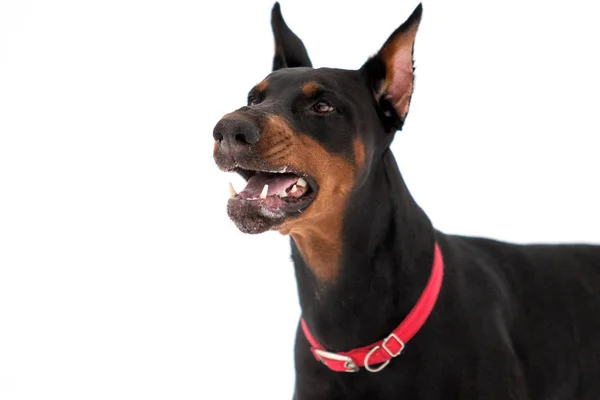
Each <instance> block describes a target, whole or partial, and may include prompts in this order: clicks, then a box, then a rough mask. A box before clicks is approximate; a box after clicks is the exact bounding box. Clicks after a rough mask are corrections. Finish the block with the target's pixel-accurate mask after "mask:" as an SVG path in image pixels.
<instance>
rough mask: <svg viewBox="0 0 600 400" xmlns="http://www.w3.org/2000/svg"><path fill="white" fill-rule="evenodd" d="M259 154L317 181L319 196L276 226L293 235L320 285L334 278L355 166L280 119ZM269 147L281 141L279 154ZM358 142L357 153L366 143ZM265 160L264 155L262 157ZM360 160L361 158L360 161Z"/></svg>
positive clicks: (269, 124) (268, 125)
mask: <svg viewBox="0 0 600 400" xmlns="http://www.w3.org/2000/svg"><path fill="white" fill-rule="evenodd" d="M261 142H262V143H261V147H262V146H264V147H262V148H261V152H260V153H261V154H263V155H264V154H269V156H268V157H265V161H266V162H268V163H269V164H270V165H273V166H284V165H289V166H291V167H292V168H296V169H298V170H301V171H302V172H305V173H306V174H308V175H309V176H311V177H312V178H314V179H315V180H316V182H317V184H318V185H319V191H318V193H317V197H316V198H315V199H314V200H313V202H312V204H311V205H310V206H309V207H308V208H307V209H306V210H304V211H303V212H302V214H301V215H300V216H299V217H296V218H292V219H289V220H287V221H285V222H284V223H283V224H282V225H280V226H278V227H276V228H275V229H276V230H278V231H279V232H280V233H282V234H284V235H287V234H289V235H291V236H292V238H293V239H294V242H295V243H296V245H297V246H298V249H299V250H300V253H301V254H302V257H303V258H304V260H305V261H306V263H307V264H308V266H309V268H310V269H311V270H312V271H313V273H314V274H315V276H316V277H317V279H319V280H320V281H322V282H332V281H334V280H335V278H336V277H337V274H338V270H339V260H340V255H341V252H342V245H341V230H342V216H343V212H344V209H345V205H346V200H347V199H348V197H349V195H350V192H351V190H352V187H353V186H354V181H355V177H356V167H355V165H353V163H352V162H351V161H349V160H347V159H344V158H342V157H340V156H337V155H333V154H331V153H329V152H328V151H327V150H325V149H324V148H323V147H322V146H321V145H320V144H319V143H318V142H317V141H316V140H314V139H312V138H311V137H309V136H307V135H301V134H295V133H294V132H293V130H292V128H291V127H290V125H289V124H288V123H287V122H286V121H285V119H283V118H282V117H278V116H274V117H271V118H269V119H268V120H267V121H266V122H265V124H264V129H263V136H262V139H261ZM270 143H271V144H274V143H279V145H280V146H281V147H280V150H279V151H277V152H275V153H273V152H269V149H270V148H271V145H270ZM359 143H360V144H359V145H357V144H355V149H356V148H358V149H359V150H360V151H359V154H363V157H362V161H359V163H360V164H362V163H364V150H363V147H362V142H360V141H359ZM263 157H264V156H263ZM357 159H358V160H361V158H360V157H358V158H357Z"/></svg>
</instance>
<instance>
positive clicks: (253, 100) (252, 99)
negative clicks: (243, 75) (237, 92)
mask: <svg viewBox="0 0 600 400" xmlns="http://www.w3.org/2000/svg"><path fill="white" fill-rule="evenodd" d="M258 103H260V102H259V101H258V100H257V99H256V97H254V96H250V97H248V105H249V106H255V105H257V104H258Z"/></svg>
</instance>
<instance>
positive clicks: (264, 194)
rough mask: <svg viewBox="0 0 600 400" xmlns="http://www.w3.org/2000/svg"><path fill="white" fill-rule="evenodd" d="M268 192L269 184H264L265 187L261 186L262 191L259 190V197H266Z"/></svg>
mask: <svg viewBox="0 0 600 400" xmlns="http://www.w3.org/2000/svg"><path fill="white" fill-rule="evenodd" d="M268 192H269V185H265V187H263V190H262V192H260V198H261V199H266V198H267V193H268Z"/></svg>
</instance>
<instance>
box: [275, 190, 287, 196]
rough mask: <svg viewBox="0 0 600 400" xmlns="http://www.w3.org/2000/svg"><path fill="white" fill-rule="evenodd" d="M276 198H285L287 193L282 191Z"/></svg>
mask: <svg viewBox="0 0 600 400" xmlns="http://www.w3.org/2000/svg"><path fill="white" fill-rule="evenodd" d="M277 196H279V197H287V193H286V192H285V190H284V191H283V192H281V193H279V194H278V195H277Z"/></svg>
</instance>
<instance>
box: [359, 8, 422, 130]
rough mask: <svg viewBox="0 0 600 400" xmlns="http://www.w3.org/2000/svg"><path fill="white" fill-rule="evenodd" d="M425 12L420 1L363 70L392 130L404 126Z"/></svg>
mask: <svg viewBox="0 0 600 400" xmlns="http://www.w3.org/2000/svg"><path fill="white" fill-rule="evenodd" d="M422 13H423V6H422V5H421V4H419V5H418V6H417V8H416V9H415V10H414V11H413V13H412V15H411V16H410V17H409V18H408V19H407V20H406V22H405V23H404V24H402V26H400V27H399V28H398V29H396V31H395V32H394V33H392V35H391V36H390V37H389V39H388V40H387V41H386V42H385V44H384V45H383V47H382V48H381V50H379V52H378V53H377V54H376V55H375V56H373V57H371V58H370V59H369V60H368V61H367V62H366V63H365V64H364V65H363V66H362V67H361V69H360V71H361V73H362V74H363V76H364V78H365V79H366V80H367V84H368V85H369V88H370V89H371V90H372V92H373V95H374V96H375V98H376V100H377V102H378V103H379V104H380V106H381V111H382V113H383V115H384V116H385V118H386V119H388V121H389V125H390V126H389V127H388V128H389V129H390V130H392V129H393V128H395V129H393V130H396V129H398V130H400V129H402V125H403V124H404V121H405V119H406V115H407V114H408V107H409V105H410V98H411V96H412V92H413V82H414V67H413V48H414V43H415V37H416V35H417V29H418V27H419V22H420V21H421V15H422Z"/></svg>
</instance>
